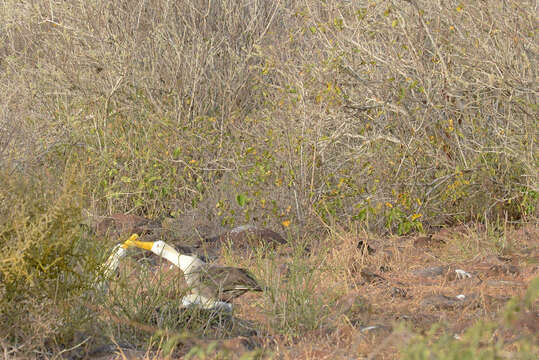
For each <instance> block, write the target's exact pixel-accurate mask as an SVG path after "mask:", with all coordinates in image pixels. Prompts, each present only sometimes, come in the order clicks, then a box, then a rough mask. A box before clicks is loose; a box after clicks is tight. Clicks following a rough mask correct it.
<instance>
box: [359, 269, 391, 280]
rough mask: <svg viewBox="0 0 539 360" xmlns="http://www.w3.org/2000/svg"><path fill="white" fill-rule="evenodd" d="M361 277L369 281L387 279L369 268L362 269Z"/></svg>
mask: <svg viewBox="0 0 539 360" xmlns="http://www.w3.org/2000/svg"><path fill="white" fill-rule="evenodd" d="M361 277H362V278H363V280H365V281H366V282H368V283H374V282H382V281H386V279H384V278H383V277H382V276H380V275H378V274H375V273H373V272H372V271H370V270H367V269H362V270H361Z"/></svg>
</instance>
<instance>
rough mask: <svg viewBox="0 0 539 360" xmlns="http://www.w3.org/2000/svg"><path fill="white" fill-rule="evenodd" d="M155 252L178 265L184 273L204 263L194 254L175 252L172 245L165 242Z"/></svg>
mask: <svg viewBox="0 0 539 360" xmlns="http://www.w3.org/2000/svg"><path fill="white" fill-rule="evenodd" d="M152 251H153V249H152ZM155 254H157V255H159V256H161V257H163V258H165V259H167V260H168V261H170V262H171V263H173V264H174V265H176V266H177V267H179V268H180V269H181V270H182V271H183V272H184V274H185V275H187V274H189V273H190V272H192V271H193V270H195V269H197V268H198V267H200V266H202V265H204V262H203V261H202V260H200V259H199V258H197V257H195V256H188V255H182V254H180V253H179V252H177V251H176V250H175V249H174V248H173V247H172V246H170V245H167V244H165V246H164V247H163V249H162V250H161V251H155Z"/></svg>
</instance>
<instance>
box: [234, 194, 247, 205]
mask: <svg viewBox="0 0 539 360" xmlns="http://www.w3.org/2000/svg"><path fill="white" fill-rule="evenodd" d="M236 201H237V202H238V205H239V206H241V207H243V206H244V205H245V203H246V202H247V196H245V194H238V195H236Z"/></svg>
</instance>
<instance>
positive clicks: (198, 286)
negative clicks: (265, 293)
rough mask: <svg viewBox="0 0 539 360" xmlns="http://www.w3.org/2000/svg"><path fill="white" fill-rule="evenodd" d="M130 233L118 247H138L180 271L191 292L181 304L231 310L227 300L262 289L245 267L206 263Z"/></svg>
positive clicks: (160, 243) (161, 243)
mask: <svg viewBox="0 0 539 360" xmlns="http://www.w3.org/2000/svg"><path fill="white" fill-rule="evenodd" d="M137 238H138V236H137V235H136V234H133V235H132V236H131V237H130V238H129V239H128V240H126V241H125V242H124V243H123V244H122V245H121V248H124V249H126V248H129V247H138V248H141V249H144V250H148V251H151V252H153V253H154V254H156V255H158V256H160V257H162V258H164V259H166V260H168V261H170V262H171V263H172V264H174V265H176V266H177V267H179V268H180V269H181V270H182V271H183V274H184V277H185V281H186V282H187V285H189V287H190V288H191V292H192V294H190V295H187V296H185V297H184V298H183V299H182V302H183V305H184V306H190V305H201V306H202V307H204V308H219V309H226V310H231V308H232V306H231V304H229V302H230V301H232V300H233V299H235V298H237V297H238V296H241V295H243V294H244V293H246V292H247V291H262V288H261V286H260V284H259V283H258V282H257V281H256V279H255V278H254V277H253V276H252V275H251V274H250V273H249V272H248V271H247V270H245V269H242V268H236V267H231V266H219V265H213V264H208V263H205V262H204V261H202V260H201V259H199V258H198V257H196V256H189V255H183V254H180V253H179V252H178V251H176V249H174V248H173V247H172V246H170V245H168V244H166V243H165V242H164V241H138V240H137Z"/></svg>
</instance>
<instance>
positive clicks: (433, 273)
mask: <svg viewBox="0 0 539 360" xmlns="http://www.w3.org/2000/svg"><path fill="white" fill-rule="evenodd" d="M448 270H449V266H448V265H444V266H431V267H428V268H424V269H419V270H414V271H412V274H414V275H416V276H422V277H426V278H429V277H437V276H440V275H443V274H445V273H447V271H448Z"/></svg>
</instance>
